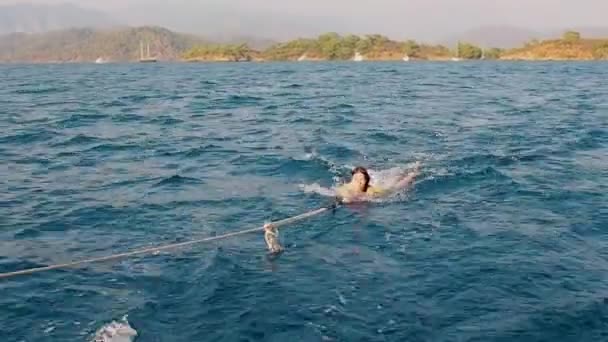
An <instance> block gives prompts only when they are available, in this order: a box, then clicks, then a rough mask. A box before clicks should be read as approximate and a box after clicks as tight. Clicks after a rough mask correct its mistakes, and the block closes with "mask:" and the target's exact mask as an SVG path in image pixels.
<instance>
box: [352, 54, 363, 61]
mask: <svg viewBox="0 0 608 342" xmlns="http://www.w3.org/2000/svg"><path fill="white" fill-rule="evenodd" d="M362 60H363V56H362V55H361V54H360V53H359V52H356V53H355V57H353V61H355V62H361V61H362Z"/></svg>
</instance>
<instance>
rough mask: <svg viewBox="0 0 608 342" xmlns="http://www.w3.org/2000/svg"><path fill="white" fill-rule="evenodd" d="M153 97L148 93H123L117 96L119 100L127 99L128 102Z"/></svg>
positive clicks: (141, 100)
mask: <svg viewBox="0 0 608 342" xmlns="http://www.w3.org/2000/svg"><path fill="white" fill-rule="evenodd" d="M151 98H153V97H152V96H149V95H125V96H121V97H119V98H118V99H119V101H120V100H123V101H129V102H143V101H145V100H147V99H151Z"/></svg>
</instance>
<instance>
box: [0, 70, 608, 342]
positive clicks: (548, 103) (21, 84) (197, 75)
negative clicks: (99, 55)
mask: <svg viewBox="0 0 608 342" xmlns="http://www.w3.org/2000/svg"><path fill="white" fill-rule="evenodd" d="M606 80H608V65H607V64H605V63H557V62H555V63H506V62H505V63H490V62H488V63H317V64H308V63H303V64H296V63H292V64H191V65H185V64H155V65H36V66H27V65H15V66H0V128H1V130H0V160H1V161H2V162H1V164H0V272H9V271H15V270H19V269H23V268H28V267H37V266H45V265H49V264H54V263H60V262H67V261H71V260H75V259H80V258H87V257H94V256H103V255H108V254H112V253H118V252H123V251H127V250H131V249H134V248H140V247H146V246H153V245H159V244H165V243H172V242H179V241H187V240H189V239H194V238H201V237H205V236H211V235H214V234H220V233H224V232H230V231H237V230H241V229H246V228H252V227H256V226H260V225H261V224H262V223H264V222H266V221H268V220H275V219H281V218H285V217H288V216H290V215H295V214H298V213H302V212H305V211H308V210H312V209H316V208H318V207H320V206H322V205H326V204H327V203H329V202H330V200H331V199H330V198H329V197H326V196H322V195H321V194H318V193H315V192H307V191H304V190H303V188H302V187H301V186H302V185H305V186H308V187H312V186H314V185H315V184H318V185H320V186H323V187H331V186H332V185H335V184H336V181H338V180H340V179H343V177H346V176H348V175H349V173H348V172H349V169H350V168H351V167H352V166H355V165H363V166H367V167H369V168H370V169H372V170H373V171H374V172H376V173H381V172H382V171H383V170H389V169H391V168H395V167H403V166H404V165H406V166H407V165H409V164H410V163H412V162H413V161H415V160H421V161H422V162H423V169H422V174H421V176H420V178H419V179H418V181H417V182H416V185H415V187H414V188H413V189H411V190H410V191H409V192H407V193H405V194H402V195H401V196H399V197H398V198H394V199H391V200H387V201H385V202H381V203H366V204H363V205H358V206H355V207H346V208H340V209H338V210H336V211H335V213H326V214H323V215H321V216H318V217H315V218H311V219H309V220H306V221H304V222H302V223H298V224H294V225H293V226H290V227H289V228H288V229H283V230H281V239H282V242H283V244H284V245H285V246H286V248H287V250H286V252H285V253H284V254H282V255H281V256H280V257H278V258H269V257H268V255H267V251H266V247H265V244H264V239H263V236H262V235H261V234H251V235H247V236H241V237H236V238H232V239H229V240H224V241H221V242H217V243H212V244H202V245H197V246H195V247H193V248H188V249H184V250H178V251H174V252H169V253H161V254H160V255H148V256H141V257H136V258H128V259H123V260H119V261H117V262H107V263H100V264H92V265H89V266H87V267H79V268H72V269H65V270H60V271H49V272H44V273H38V274H35V275H29V276H22V277H16V278H11V279H6V280H0V336H2V341H7V342H11V341H87V340H89V339H90V338H91V336H92V334H93V333H94V332H95V331H96V330H97V329H99V328H100V327H102V326H104V325H105V324H108V323H110V322H112V321H113V320H116V321H120V320H121V319H122V318H123V317H124V316H125V315H127V318H126V319H127V320H128V322H129V324H130V325H131V326H132V327H133V328H134V329H136V330H137V332H138V337H137V338H136V341H285V340H288V339H290V340H291V341H606V340H608V204H607V203H608V196H607V195H606V192H607V190H608V83H607V81H606ZM304 188H306V187H304Z"/></svg>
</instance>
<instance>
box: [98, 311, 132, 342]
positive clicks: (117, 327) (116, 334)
mask: <svg viewBox="0 0 608 342" xmlns="http://www.w3.org/2000/svg"><path fill="white" fill-rule="evenodd" d="M136 336H137V330H135V329H133V328H132V327H131V325H130V324H129V322H128V321H127V316H125V317H123V319H122V321H121V322H116V321H112V322H111V323H109V324H106V325H104V326H103V327H101V328H99V330H97V331H96V332H95V334H94V335H93V338H92V339H91V342H131V341H133V339H134V338H135V337H136Z"/></svg>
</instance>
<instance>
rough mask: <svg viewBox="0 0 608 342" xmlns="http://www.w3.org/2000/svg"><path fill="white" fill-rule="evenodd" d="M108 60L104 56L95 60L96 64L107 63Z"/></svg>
mask: <svg viewBox="0 0 608 342" xmlns="http://www.w3.org/2000/svg"><path fill="white" fill-rule="evenodd" d="M107 62H108V61H106V60H105V59H104V58H103V57H99V58H97V59H96V60H95V64H105V63H107Z"/></svg>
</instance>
